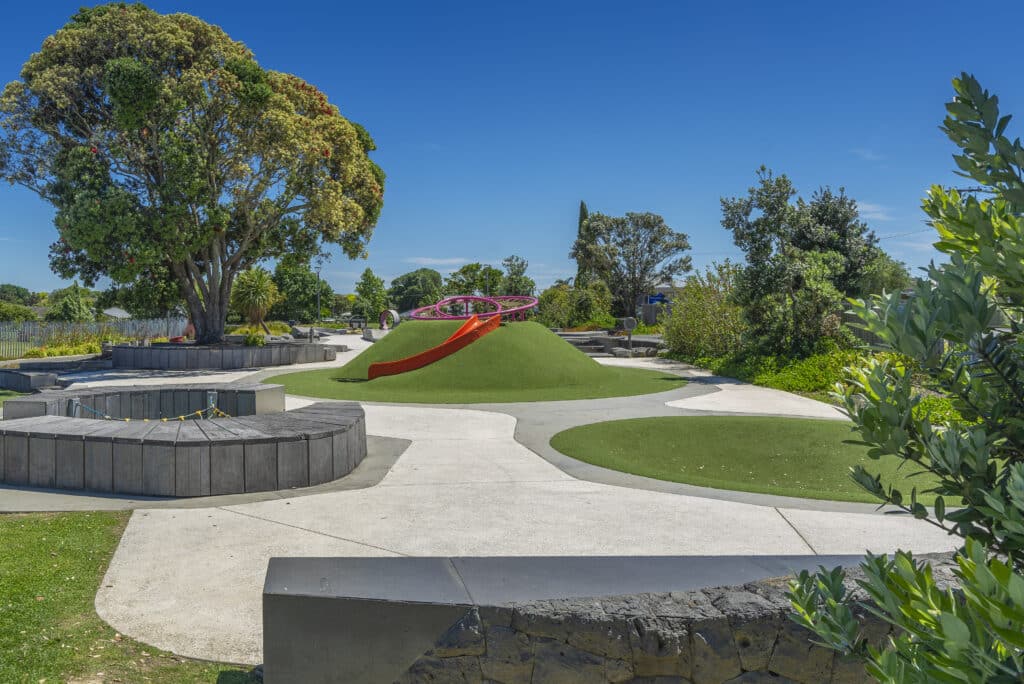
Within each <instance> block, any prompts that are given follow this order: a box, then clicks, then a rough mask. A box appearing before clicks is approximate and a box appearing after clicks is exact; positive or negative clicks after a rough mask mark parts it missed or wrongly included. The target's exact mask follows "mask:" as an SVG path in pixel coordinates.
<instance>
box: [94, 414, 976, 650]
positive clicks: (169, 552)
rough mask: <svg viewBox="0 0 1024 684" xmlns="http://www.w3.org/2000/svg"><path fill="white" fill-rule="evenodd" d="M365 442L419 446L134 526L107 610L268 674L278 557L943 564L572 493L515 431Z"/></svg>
mask: <svg viewBox="0 0 1024 684" xmlns="http://www.w3.org/2000/svg"><path fill="white" fill-rule="evenodd" d="M365 408H366V413H367V427H368V432H369V433H370V434H374V435H383V436H392V437H400V438H405V439H411V440H413V444H412V445H411V446H410V448H409V449H408V450H407V451H406V453H405V454H404V455H403V456H402V457H401V458H400V459H399V461H398V463H397V464H396V466H395V467H394V468H393V469H392V471H391V472H390V473H389V474H388V475H387V476H386V477H385V478H384V479H383V481H381V483H380V484H378V485H377V486H375V487H371V488H369V489H362V490H355V491H345V492H332V493H326V494H317V495H312V496H307V497H300V498H294V499H289V500H275V501H266V502H261V503H251V504H242V505H237V506H226V507H223V508H218V509H190V510H180V509H179V510H160V511H138V512H136V513H135V514H134V515H133V517H132V519H131V521H130V523H129V525H128V529H127V531H126V533H125V536H124V538H123V539H122V541H121V544H120V546H119V547H118V549H117V552H116V553H115V555H114V558H113V560H112V562H111V564H110V568H109V569H108V571H107V575H106V578H105V580H104V582H103V585H102V587H101V590H100V592H99V594H98V595H97V597H96V608H97V611H98V612H99V614H100V616H101V617H103V618H104V619H105V620H107V621H108V622H109V623H110V624H111V625H112V626H114V627H115V628H116V629H118V631H120V632H122V633H124V634H128V635H130V636H132V637H134V638H137V639H139V640H141V641H143V642H146V643H152V644H154V645H155V646H159V647H161V648H164V649H167V650H171V651H174V652H176V653H179V654H181V655H186V656H191V657H197V658H207V659H212V660H224V661H231V662H241V663H258V662H260V660H261V637H260V597H261V589H262V583H263V573H264V572H265V570H266V563H267V560H268V559H269V558H270V557H271V556H275V555H290V556H314V555H350V556H377V555H389V554H398V555H415V556H435V555H437V556H456V555H463V556H496V555H733V554H737V555H739V554H750V555H777V554H813V553H829V554H847V553H848V554H856V553H862V552H863V551H865V550H867V549H870V550H872V551H876V552H883V551H893V550H895V549H897V548H903V549H910V550H913V551H915V552H919V553H921V552H935V551H946V550H951V549H953V548H955V547H956V543H955V541H954V540H953V539H951V538H950V537H948V536H946V535H945V534H944V533H943V532H941V531H939V530H936V529H934V528H932V527H930V526H928V525H926V524H924V523H922V522H920V521H915V520H910V519H907V518H902V517H901V518H891V517H887V516H881V515H863V514H849V513H828V512H820V511H792V510H784V511H780V510H778V509H775V508H770V507H761V506H754V505H750V504H743V503H735V502H728V501H719V500H714V499H706V498H700V497H690V496H681V495H677V494H665V493H658V492H651V491H646V490H639V489H630V488H622V487H616V486H611V485H604V484H596V483H592V482H586V481H581V480H575V479H573V478H571V477H569V476H568V475H566V474H565V473H563V472H562V471H561V470H559V469H557V468H555V467H554V466H552V465H551V464H549V463H548V462H547V461H545V460H543V459H542V458H540V457H539V456H537V455H536V454H534V453H533V452H532V451H530V450H529V449H526V448H525V447H523V446H521V445H520V444H518V443H517V442H516V441H515V440H514V439H513V431H514V429H515V419H514V418H512V417H511V416H505V415H503V414H495V413H490V412H482V411H472V410H465V409H441V408H419V407H389V406H376V405H368V406H366V407H365Z"/></svg>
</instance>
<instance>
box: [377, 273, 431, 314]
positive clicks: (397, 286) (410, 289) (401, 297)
mask: <svg viewBox="0 0 1024 684" xmlns="http://www.w3.org/2000/svg"><path fill="white" fill-rule="evenodd" d="M443 289H444V288H443V281H442V279H441V274H440V273H438V272H437V271H435V270H434V269H432V268H417V269H416V270H415V271H410V272H409V273H403V274H402V275H400V276H398V277H397V278H395V279H394V280H392V281H391V287H390V289H389V290H388V297H390V298H391V303H392V304H394V305H395V307H396V308H397V309H398V310H399V311H409V310H410V309H415V308H417V307H420V306H426V305H428V304H433V303H435V302H437V301H439V300H440V299H441V297H442V296H443V295H442V294H441V293H442V291H443Z"/></svg>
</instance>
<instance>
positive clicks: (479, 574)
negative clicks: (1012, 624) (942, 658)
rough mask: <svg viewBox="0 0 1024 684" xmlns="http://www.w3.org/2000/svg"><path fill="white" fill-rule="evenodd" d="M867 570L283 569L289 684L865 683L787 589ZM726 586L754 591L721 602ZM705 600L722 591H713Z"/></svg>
mask: <svg viewBox="0 0 1024 684" xmlns="http://www.w3.org/2000/svg"><path fill="white" fill-rule="evenodd" d="M859 560H860V557H859V556H774V557H773V556H729V557H700V556H682V557H681V556H668V557H615V556H601V557H506V558H499V557H493V558H408V557H392V558H272V559H271V560H270V563H269V566H268V569H267V577H266V583H265V585H264V589H263V658H264V665H263V677H264V681H265V682H266V683H267V684H278V683H281V682H349V683H352V684H357V683H363V682H366V683H369V682H374V683H375V682H389V683H390V682H400V683H404V684H411V683H412V682H425V681H436V682H441V681H459V682H486V681H495V682H531V681H532V682H627V681H634V678H637V679H636V680H635V681H640V680H642V681H648V680H647V679H644V678H646V677H650V678H652V679H651V681H654V680H655V678H658V679H657V681H662V680H661V679H660V678H661V677H664V678H665V679H664V681H695V682H711V683H715V684H719V683H725V682H760V681H770V680H771V681H774V680H773V679H771V678H772V677H774V676H776V675H780V676H782V677H787V678H788V679H781V680H780V681H799V682H847V681H866V679H865V678H864V673H863V670H860V672H859V675H860V678H859V679H858V678H857V676H856V675H857V673H855V672H848V671H846V670H844V668H845V667H847V664H846V663H844V662H840V659H838V658H835V659H834V658H833V655H834V654H833V653H832V651H829V650H827V649H824V648H819V647H811V644H810V643H809V642H808V637H809V636H810V635H809V633H807V632H805V631H803V629H802V628H799V627H797V626H796V625H795V624H793V623H792V621H790V620H789V619H788V617H787V614H788V612H789V601H788V599H787V598H786V596H785V591H786V589H787V586H786V582H785V581H778V580H775V581H762V582H759V580H764V579H765V578H772V577H775V578H778V577H784V576H789V575H791V573H793V572H794V571H799V570H802V569H808V570H810V569H814V568H816V567H818V566H819V565H825V566H826V567H832V566H835V565H853V564H855V563H856V562H858V561H859ZM723 585H742V586H732V587H725V588H721V587H723ZM707 587H719V588H717V589H707Z"/></svg>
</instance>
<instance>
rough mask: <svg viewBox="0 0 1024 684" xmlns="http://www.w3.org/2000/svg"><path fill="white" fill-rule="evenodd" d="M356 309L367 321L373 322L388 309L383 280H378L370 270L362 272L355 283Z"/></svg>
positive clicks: (386, 293)
mask: <svg viewBox="0 0 1024 684" xmlns="http://www.w3.org/2000/svg"><path fill="white" fill-rule="evenodd" d="M356 308H357V309H358V312H359V313H361V314H362V315H364V316H366V318H367V319H369V320H375V319H376V318H377V317H378V316H380V314H381V312H382V311H384V310H385V309H387V308H388V292H387V290H386V289H385V288H384V279H383V278H378V277H377V276H376V275H375V274H374V272H373V271H371V270H370V269H366V270H365V271H363V274H362V275H361V276H360V277H359V282H357V283H356Z"/></svg>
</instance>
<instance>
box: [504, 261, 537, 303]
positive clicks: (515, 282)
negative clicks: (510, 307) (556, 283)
mask: <svg viewBox="0 0 1024 684" xmlns="http://www.w3.org/2000/svg"><path fill="white" fill-rule="evenodd" d="M501 265H502V266H504V267H505V276H504V277H503V278H502V280H501V289H500V291H499V294H503V295H527V296H532V295H533V292H534V290H536V289H537V284H536V283H535V282H533V279H532V278H530V277H529V276H527V275H526V269H527V267H528V266H529V265H530V262H528V261H527V260H526V259H524V258H522V257H520V256H516V255H514V254H513V255H512V256H510V257H505V258H504V259H503V260H502V262H501Z"/></svg>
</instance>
